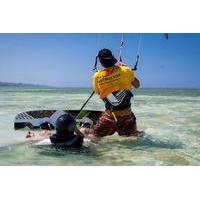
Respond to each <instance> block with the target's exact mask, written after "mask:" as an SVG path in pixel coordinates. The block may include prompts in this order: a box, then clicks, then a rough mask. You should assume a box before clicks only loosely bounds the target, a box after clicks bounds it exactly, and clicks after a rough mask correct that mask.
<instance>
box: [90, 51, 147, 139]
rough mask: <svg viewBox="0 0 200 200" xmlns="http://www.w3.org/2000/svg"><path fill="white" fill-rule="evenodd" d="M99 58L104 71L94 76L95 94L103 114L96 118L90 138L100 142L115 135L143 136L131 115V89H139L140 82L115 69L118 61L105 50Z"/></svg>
mask: <svg viewBox="0 0 200 200" xmlns="http://www.w3.org/2000/svg"><path fill="white" fill-rule="evenodd" d="M98 58H99V61H100V63H101V65H102V66H103V67H104V69H103V70H100V71H98V72H96V73H95V74H94V76H93V86H94V91H95V93H97V94H99V96H100V99H102V100H103V101H104V103H105V108H106V110H105V112H103V113H102V115H101V116H100V117H99V119H98V121H97V124H96V126H95V128H94V132H93V137H94V138H100V137H104V136H107V135H112V134H114V133H115V132H117V133H118V134H119V135H120V136H142V134H143V132H140V131H138V130H137V125H136V117H135V115H134V113H133V112H132V111H131V98H132V97H133V94H132V93H131V89H132V87H135V88H139V87H140V82H139V80H138V79H137V78H136V77H135V75H134V73H133V72H132V70H131V69H130V68H129V67H127V66H124V65H116V63H117V60H116V58H115V57H114V56H113V54H112V52H111V51H110V50H108V49H102V50H100V51H99V53H98Z"/></svg>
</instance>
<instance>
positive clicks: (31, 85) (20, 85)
mask: <svg viewBox="0 0 200 200" xmlns="http://www.w3.org/2000/svg"><path fill="white" fill-rule="evenodd" d="M0 87H22V88H24V87H32V88H54V87H53V86H49V85H39V84H38V85H37V84H29V83H10V82H0Z"/></svg>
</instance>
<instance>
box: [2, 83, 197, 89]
mask: <svg viewBox="0 0 200 200" xmlns="http://www.w3.org/2000/svg"><path fill="white" fill-rule="evenodd" d="M0 87H18V88H52V89H53V88H58V89H67V88H69V89H93V88H92V87H83V86H80V87H78V86H51V85H40V84H30V83H10V82H0ZM141 89H163V90H165V89H176V90H179V89H180V90H183V89H184V90H199V89H200V88H192V87H191V88H189V87H187V88H184V87H166V88H164V87H142V88H141Z"/></svg>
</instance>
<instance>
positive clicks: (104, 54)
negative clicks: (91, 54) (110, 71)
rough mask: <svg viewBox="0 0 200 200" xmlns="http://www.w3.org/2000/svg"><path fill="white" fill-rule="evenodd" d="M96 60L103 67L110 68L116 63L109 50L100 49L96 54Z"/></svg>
mask: <svg viewBox="0 0 200 200" xmlns="http://www.w3.org/2000/svg"><path fill="white" fill-rule="evenodd" d="M98 58H99V61H100V63H101V64H102V65H103V66H104V67H112V66H114V65H115V64H116V63H117V59H116V58H115V57H114V56H113V54H112V52H111V51H110V50H109V49H101V50H100V51H99V53H98Z"/></svg>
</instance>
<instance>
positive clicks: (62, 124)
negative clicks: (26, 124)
mask: <svg viewBox="0 0 200 200" xmlns="http://www.w3.org/2000/svg"><path fill="white" fill-rule="evenodd" d="M55 127H56V133H55V134H53V135H51V133H50V130H48V127H46V126H45V127H44V126H42V128H45V129H44V130H42V131H41V132H40V134H39V136H40V141H39V142H38V141H37V143H35V142H34V143H35V144H36V145H44V144H54V145H62V146H65V147H75V148H80V147H81V146H82V145H83V146H88V145H89V142H90V141H89V140H88V134H89V133H91V131H92V127H93V121H92V120H91V119H89V118H87V117H84V118H83V119H82V120H81V122H80V130H79V129H78V128H77V127H76V121H75V119H74V117H73V116H72V115H70V114H63V115H61V116H60V117H59V118H58V119H57V120H56V124H55ZM34 136H35V134H34V132H30V131H29V132H28V133H27V134H26V138H31V137H34Z"/></svg>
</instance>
